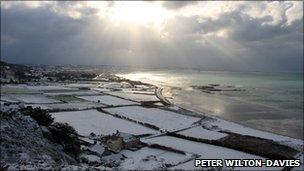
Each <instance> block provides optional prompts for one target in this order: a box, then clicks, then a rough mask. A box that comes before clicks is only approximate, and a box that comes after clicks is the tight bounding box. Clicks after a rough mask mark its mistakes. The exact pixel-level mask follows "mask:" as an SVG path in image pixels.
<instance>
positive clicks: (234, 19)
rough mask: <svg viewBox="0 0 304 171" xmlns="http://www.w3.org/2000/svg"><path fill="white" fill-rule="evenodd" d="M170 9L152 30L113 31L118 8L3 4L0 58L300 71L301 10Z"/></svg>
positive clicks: (242, 5) (122, 27)
mask: <svg viewBox="0 0 304 171" xmlns="http://www.w3.org/2000/svg"><path fill="white" fill-rule="evenodd" d="M155 3H161V4H162V5H163V6H166V5H165V4H164V3H165V2H153V4H152V5H156V4H155ZM171 3H173V5H176V7H172V8H171V9H170V10H169V11H168V13H170V17H167V18H165V21H164V22H163V24H162V25H161V26H160V27H151V26H150V25H147V24H139V23H132V24H130V23H128V21H121V23H120V24H119V25H115V24H113V22H112V21H111V19H110V18H109V15H110V14H111V13H110V12H112V11H113V8H115V5H117V4H116V3H110V4H109V3H105V2H88V3H87V2H51V3H36V4H35V3H34V4H31V3H28V4H26V3H23V2H20V3H17V2H5V3H4V5H2V6H1V52H2V53H1V56H2V57H3V58H4V59H5V60H7V61H9V62H14V63H34V64H110V65H135V66H139V65H144V66H156V67H166V66H178V67H196V68H210V69H226V70H284V71H302V69H303V32H302V30H303V21H302V17H303V8H302V6H301V3H298V2H296V3H295V2H278V3H277V2H275V3H274V2H269V3H266V2H241V1H239V2H235V3H234V2H233V3H232V2H227V3H226V2H211V3H209V2H195V3H190V4H183V3H181V4H179V3H176V4H175V2H171ZM147 4H148V3H147ZM167 5H168V4H167ZM171 5H172V4H171ZM157 8H159V7H158V6H157ZM190 9H192V10H190ZM163 10H165V9H163ZM265 11H266V12H265ZM296 12H297V13H296Z"/></svg>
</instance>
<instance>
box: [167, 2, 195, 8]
mask: <svg viewBox="0 0 304 171" xmlns="http://www.w3.org/2000/svg"><path fill="white" fill-rule="evenodd" d="M192 4H197V1H164V2H163V4H162V5H163V6H164V7H165V8H167V9H170V10H176V9H180V8H183V7H185V6H187V5H192Z"/></svg>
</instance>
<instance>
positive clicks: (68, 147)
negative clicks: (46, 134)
mask: <svg viewBox="0 0 304 171" xmlns="http://www.w3.org/2000/svg"><path fill="white" fill-rule="evenodd" d="M49 130H50V132H51V133H52V137H53V141H54V142H55V143H58V144H61V145H62V146H63V148H64V149H63V150H64V151H65V152H66V153H68V154H69V155H71V156H72V157H74V158H75V159H77V158H78V156H79V154H80V152H81V150H80V141H79V139H78V137H77V132H76V131H75V129H74V128H73V127H71V126H70V125H68V124H67V123H57V122H55V123H53V124H52V125H50V126H49Z"/></svg>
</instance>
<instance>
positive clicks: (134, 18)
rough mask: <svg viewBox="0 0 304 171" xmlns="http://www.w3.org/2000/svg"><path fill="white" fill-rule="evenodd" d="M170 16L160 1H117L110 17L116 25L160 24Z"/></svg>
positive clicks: (110, 11)
mask: <svg viewBox="0 0 304 171" xmlns="http://www.w3.org/2000/svg"><path fill="white" fill-rule="evenodd" d="M169 17H170V13H169V12H168V11H166V10H165V9H164V8H163V7H162V6H161V5H160V4H159V3H153V2H139V1H127V2H115V4H114V5H113V7H112V8H111V9H110V10H109V19H110V20H111V21H112V22H113V23H114V24H116V25H120V24H122V23H123V24H126V23H127V24H132V25H146V26H147V25H148V26H151V25H153V26H160V25H161V24H163V23H164V21H165V20H166V19H167V18H169Z"/></svg>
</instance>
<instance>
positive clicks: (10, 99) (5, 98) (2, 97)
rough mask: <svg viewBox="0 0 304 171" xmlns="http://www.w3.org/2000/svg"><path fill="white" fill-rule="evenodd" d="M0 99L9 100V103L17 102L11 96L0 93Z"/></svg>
mask: <svg viewBox="0 0 304 171" xmlns="http://www.w3.org/2000/svg"><path fill="white" fill-rule="evenodd" d="M0 99H1V101H6V102H11V103H16V102H18V101H17V100H14V99H13V98H11V97H9V96H5V95H2V94H1V98H0Z"/></svg>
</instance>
